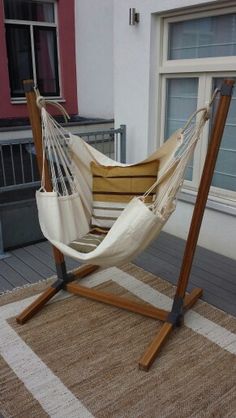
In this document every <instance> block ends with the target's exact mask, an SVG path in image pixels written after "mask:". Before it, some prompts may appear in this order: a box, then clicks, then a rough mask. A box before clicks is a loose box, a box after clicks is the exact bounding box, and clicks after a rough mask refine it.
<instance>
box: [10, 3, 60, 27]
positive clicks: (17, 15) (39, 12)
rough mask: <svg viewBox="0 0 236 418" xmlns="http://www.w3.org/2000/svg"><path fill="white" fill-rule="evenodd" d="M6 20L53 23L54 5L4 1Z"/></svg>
mask: <svg viewBox="0 0 236 418" xmlns="http://www.w3.org/2000/svg"><path fill="white" fill-rule="evenodd" d="M4 10H5V18H6V19H14V20H30V21H36V22H49V23H53V22H54V20H55V18H54V4H53V3H47V2H42V1H40V2H39V1H32V0H4Z"/></svg>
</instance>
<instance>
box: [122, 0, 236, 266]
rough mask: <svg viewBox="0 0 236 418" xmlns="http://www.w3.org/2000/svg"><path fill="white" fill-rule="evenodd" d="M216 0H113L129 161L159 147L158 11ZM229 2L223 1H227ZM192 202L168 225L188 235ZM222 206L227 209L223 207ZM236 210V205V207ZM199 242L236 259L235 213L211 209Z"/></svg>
mask: <svg viewBox="0 0 236 418" xmlns="http://www.w3.org/2000/svg"><path fill="white" fill-rule="evenodd" d="M214 3H218V4H219V3H220V2H218V1H217V2H216V1H215V0H212V1H204V0H198V1H196V0H159V1H157V0H145V1H143V0H135V1H134V0H132V1H131V0H114V111H115V124H116V126H119V125H120V124H126V125H127V160H128V162H135V161H140V160H142V159H144V158H145V157H146V156H147V155H148V153H150V152H151V151H153V150H154V148H155V147H157V146H158V143H157V137H158V135H157V132H158V112H160V104H159V103H158V87H159V86H158V68H159V65H160V55H161V54H160V51H159V47H160V36H161V28H160V17H159V15H158V14H160V13H166V12H168V11H174V10H175V9H176V10H180V8H184V10H185V11H186V10H187V8H189V7H193V6H199V5H205V4H214ZM225 3H226V2H224V1H223V2H222V5H224V4H225ZM130 7H135V8H136V10H137V12H139V13H140V23H139V24H138V25H135V26H129V22H128V16H129V8H130ZM192 210H193V205H192V204H190V203H186V202H182V201H180V202H179V203H178V206H177V210H176V212H175V213H174V214H173V215H172V217H171V218H170V220H169V221H168V223H167V225H166V227H165V230H166V231H167V232H169V233H171V234H174V235H176V236H180V237H182V238H186V237H187V232H188V226H189V223H190V220H191V214H192ZM222 210H223V209H222ZM234 212H235V208H234ZM199 243H200V245H202V246H203V247H206V248H208V249H210V250H213V251H216V252H218V253H221V254H224V255H226V256H228V257H231V258H234V259H236V251H235V248H236V213H235V214H234V216H232V215H229V214H226V213H223V212H220V211H216V210H212V209H207V210H206V212H205V216H204V221H203V225H202V228H201V235H200V240H199Z"/></svg>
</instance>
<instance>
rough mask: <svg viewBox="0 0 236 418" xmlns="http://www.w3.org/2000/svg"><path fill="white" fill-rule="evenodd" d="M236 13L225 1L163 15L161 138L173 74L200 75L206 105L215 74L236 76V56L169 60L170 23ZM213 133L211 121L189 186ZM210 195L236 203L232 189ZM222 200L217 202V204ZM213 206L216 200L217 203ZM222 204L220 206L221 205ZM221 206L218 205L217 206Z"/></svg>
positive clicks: (201, 96)
mask: <svg viewBox="0 0 236 418" xmlns="http://www.w3.org/2000/svg"><path fill="white" fill-rule="evenodd" d="M232 13H234V14H235V13H236V6H235V4H234V6H233V7H232V6H229V7H226V8H222V5H218V7H217V8H216V9H215V7H214V9H213V8H212V7H206V6H205V7H204V8H203V7H202V8H201V9H200V10H199V9H196V8H195V9H194V10H191V11H190V12H189V13H188V12H186V10H185V11H183V10H182V11H179V12H178V13H177V14H176V13H175V14H172V15H170V14H169V15H165V16H163V15H162V24H163V40H162V54H161V55H160V62H161V63H162V65H161V67H160V68H159V71H158V73H159V77H160V78H161V86H162V88H161V91H160V93H159V97H160V98H161V103H162V105H161V123H160V126H161V130H160V131H161V133H160V142H161V143H162V142H163V139H164V124H165V107H166V104H165V103H166V97H165V96H166V80H167V79H169V78H189V77H191V78H194V77H198V79H199V87H198V105H197V107H202V106H204V104H205V103H206V101H207V100H209V97H210V96H211V93H212V82H213V78H226V77H228V78H230V77H236V72H235V68H236V56H225V57H213V58H209V57H208V58H197V59H195V58H192V59H180V60H167V53H168V31H169V28H168V24H169V23H173V22H179V21H184V20H185V21H186V20H191V19H198V18H202V17H209V15H210V16H222V15H226V14H227V15H228V14H232ZM208 136H209V123H208V124H207V125H206V127H205V128H204V131H203V134H202V138H200V141H199V144H198V145H197V148H196V151H195V155H194V164H193V178H192V181H187V180H186V181H185V188H186V190H187V189H189V190H195V191H196V189H197V187H198V185H199V182H200V177H201V172H202V169H203V165H204V161H205V155H206V152H207V146H208ZM210 198H212V199H213V200H214V202H216V199H221V202H220V204H224V206H225V205H226V206H228V203H229V204H230V203H231V202H232V201H234V204H233V205H236V192H234V191H230V190H227V189H223V188H218V187H211V189H210ZM218 204H219V203H216V204H215V205H216V206H217V205H218ZM213 208H215V207H214V204H213ZM217 208H218V206H217ZM217 210H218V209H217Z"/></svg>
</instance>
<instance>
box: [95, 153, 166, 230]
mask: <svg viewBox="0 0 236 418" xmlns="http://www.w3.org/2000/svg"><path fill="white" fill-rule="evenodd" d="M158 167H159V161H158V160H155V161H150V162H148V163H143V164H136V165H134V166H131V167H119V166H109V167H107V166H104V165H99V164H97V163H94V162H92V163H91V172H92V175H93V211H92V225H93V226H99V227H106V228H111V226H112V225H113V223H114V222H115V221H116V219H117V218H118V216H119V215H120V214H121V212H122V211H123V210H124V208H125V207H126V206H127V204H128V202H129V201H130V200H131V199H132V198H133V197H135V196H142V195H143V194H144V193H145V192H146V191H147V190H148V189H149V188H150V187H151V186H152V185H153V183H154V182H155V181H156V179H157V172H158ZM154 194H155V191H153V193H151V194H150V195H149V196H148V197H147V199H146V203H151V202H152V201H153V196H154Z"/></svg>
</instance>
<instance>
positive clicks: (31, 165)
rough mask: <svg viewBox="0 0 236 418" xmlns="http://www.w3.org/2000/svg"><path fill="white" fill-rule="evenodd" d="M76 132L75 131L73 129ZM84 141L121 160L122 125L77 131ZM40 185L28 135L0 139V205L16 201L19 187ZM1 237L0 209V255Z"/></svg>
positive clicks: (28, 189)
mask: <svg viewBox="0 0 236 418" xmlns="http://www.w3.org/2000/svg"><path fill="white" fill-rule="evenodd" d="M75 135H76V133H75ZM78 135H79V136H81V137H82V138H83V139H84V140H85V141H86V142H88V143H89V144H90V145H92V146H94V147H95V148H96V149H98V150H99V151H100V152H102V153H104V154H105V155H107V156H108V157H110V158H112V159H114V160H117V161H121V162H125V150H126V126H125V125H121V126H120V127H119V128H118V129H109V130H103V131H93V132H84V133H78ZM39 185H40V178H39V173H38V167H37V161H36V155H35V149H34V144H33V140H32V138H25V139H14V140H12V139H7V140H3V141H0V205H1V204H4V203H11V202H12V201H15V202H16V201H18V200H20V199H19V191H20V190H21V191H22V195H24V196H26V197H31V198H32V196H33V194H34V191H35V189H36V188H37V187H39ZM3 256H4V240H3V236H2V223H1V213H0V258H2V257H3Z"/></svg>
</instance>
